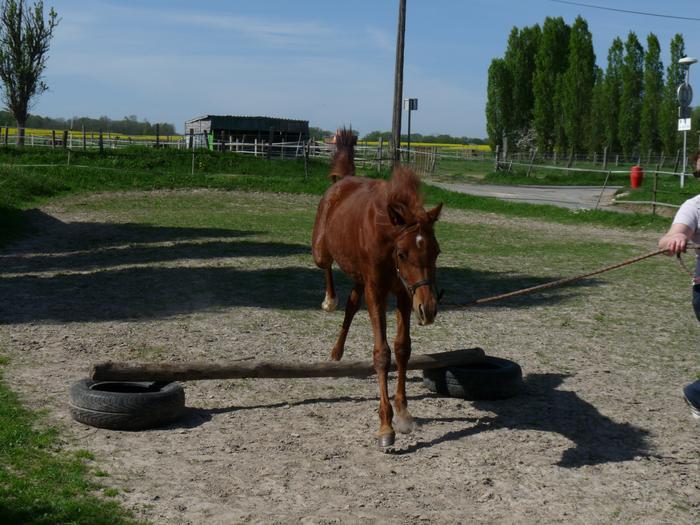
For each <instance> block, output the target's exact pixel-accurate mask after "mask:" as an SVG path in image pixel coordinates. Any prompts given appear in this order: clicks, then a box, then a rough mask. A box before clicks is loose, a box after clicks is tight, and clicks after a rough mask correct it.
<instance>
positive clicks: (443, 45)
mask: <svg viewBox="0 0 700 525" xmlns="http://www.w3.org/2000/svg"><path fill="white" fill-rule="evenodd" d="M45 3H46V6H47V7H48V6H51V5H53V6H54V7H55V9H56V11H57V12H58V14H59V16H60V17H61V18H62V21H61V23H60V24H59V26H58V27H57V29H56V34H55V38H54V41H53V43H52V46H51V51H50V58H49V61H48V67H47V70H46V74H45V78H46V81H47V83H48V85H49V87H50V91H49V92H47V93H45V94H43V95H42V96H41V97H40V98H39V99H38V100H37V102H36V104H35V105H34V107H33V108H32V113H35V114H39V115H47V116H51V117H64V118H70V117H72V116H91V117H99V116H101V115H106V116H108V117H110V118H114V119H119V118H122V117H124V116H126V115H137V116H138V117H139V118H140V119H148V120H150V121H151V122H155V121H161V122H163V121H164V122H171V123H173V124H175V126H176V129H178V130H179V131H181V130H182V127H183V122H184V121H185V120H187V119H188V118H191V117H195V116H199V115H202V114H207V113H210V114H230V115H267V116H277V117H285V118H298V119H305V120H309V121H310V124H311V125H313V126H320V127H323V128H325V129H335V128H336V127H338V126H342V125H350V124H351V125H352V126H353V127H354V128H355V129H357V130H359V131H360V133H362V134H364V133H367V132H369V131H372V130H388V129H390V128H391V112H392V97H393V74H394V57H395V45H396V25H397V13H398V1H397V0H374V1H369V0H367V1H365V0H354V1H349V0H347V1H345V2H338V1H334V0H325V1H315V0H300V1H296V2H291V1H281V0H261V1H258V2H251V1H250V0H247V1H237V0H228V1H224V0H219V1H215V0H190V1H180V0H167V1H165V0H149V1H146V0H142V1H129V0H122V1H116V0H114V1H109V0H60V1H56V2H53V3H52V2H50V1H49V0H45ZM584 3H589V4H596V5H608V6H611V7H613V6H614V7H616V8H621V9H630V10H636V11H648V12H653V13H662V14H672V15H678V16H690V17H698V18H700V9H698V3H697V0H675V1H674V2H658V0H657V1H651V0H618V1H604V0H584ZM692 7H695V8H696V9H692ZM578 14H581V15H582V16H583V17H584V18H586V19H587V21H588V23H589V28H590V30H591V32H592V34H593V39H594V46H595V51H596V56H597V62H598V65H600V66H602V67H604V66H605V58H606V55H607V50H608V48H609V46H610V43H611V41H612V39H613V38H614V37H615V36H621V37H622V38H623V39H624V38H625V37H626V35H627V33H628V32H629V31H634V32H636V33H637V36H638V37H639V38H640V40H641V41H642V42H643V43H644V44H645V41H646V36H647V34H648V33H649V32H654V33H655V34H656V35H657V36H658V37H659V40H660V41H661V45H662V53H663V61H664V66H666V65H667V61H668V43H669V41H670V39H671V37H672V36H673V35H674V34H675V33H677V32H678V33H682V34H683V36H684V38H685V43H686V52H687V54H688V55H690V56H698V57H699V58H700V21H684V20H671V19H664V18H655V17H647V16H640V15H633V14H625V13H615V12H609V11H601V10H597V9H591V8H586V7H576V6H571V5H564V4H560V3H554V2H552V1H549V0H528V1H519V0H471V1H456V0H452V1H448V0H432V1H430V0H407V15H406V48H405V66H404V97H409V96H410V97H415V98H418V99H419V110H418V112H416V113H414V114H413V116H412V131H415V132H418V133H424V134H428V133H440V132H444V133H449V134H452V135H458V136H465V135H466V136H476V137H484V136H485V135H486V129H485V118H484V104H485V99H486V73H487V69H488V66H489V63H490V61H491V60H492V59H493V58H494V57H498V56H502V55H503V52H504V50H505V45H506V41H507V38H508V33H509V32H510V29H511V28H512V27H513V26H518V27H522V26H525V25H531V24H535V23H540V24H541V23H542V21H543V20H544V18H545V17H546V16H562V17H564V19H565V20H566V21H567V22H568V23H569V24H571V23H573V20H574V18H575V17H576V15H578ZM695 68H696V70H697V71H698V72H697V73H696V74H695V76H696V77H697V78H699V79H700V77H698V76H697V75H700V67H699V66H695ZM692 81H693V75H692V74H691V83H692ZM698 82H700V80H698ZM696 91H697V90H696ZM405 129H406V124H405V121H404V131H405Z"/></svg>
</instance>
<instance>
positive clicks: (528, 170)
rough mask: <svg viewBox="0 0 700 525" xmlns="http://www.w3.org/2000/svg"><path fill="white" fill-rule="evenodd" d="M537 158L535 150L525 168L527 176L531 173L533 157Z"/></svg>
mask: <svg viewBox="0 0 700 525" xmlns="http://www.w3.org/2000/svg"><path fill="white" fill-rule="evenodd" d="M536 156H537V148H535V149H533V150H532V156H531V157H530V165H529V166H528V167H527V176H528V177H529V176H530V173H532V165H533V164H534V163H535V157H536Z"/></svg>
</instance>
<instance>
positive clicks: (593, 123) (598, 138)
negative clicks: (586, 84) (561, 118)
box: [588, 66, 607, 153]
mask: <svg viewBox="0 0 700 525" xmlns="http://www.w3.org/2000/svg"><path fill="white" fill-rule="evenodd" d="M606 111H607V97H606V96H605V80H604V78H603V70H602V69H601V68H599V67H598V66H596V68H595V84H594V85H593V94H592V95H591V115H590V121H589V126H588V150H589V151H590V152H591V153H595V152H596V151H598V152H600V151H602V150H603V148H604V147H605V116H606Z"/></svg>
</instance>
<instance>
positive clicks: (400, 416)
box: [394, 410, 418, 434]
mask: <svg viewBox="0 0 700 525" xmlns="http://www.w3.org/2000/svg"><path fill="white" fill-rule="evenodd" d="M417 426H418V425H417V424H416V421H415V420H414V419H413V416H412V415H411V413H410V412H409V411H408V410H406V411H404V412H399V413H397V414H396V416H395V417H394V430H396V431H397V432H400V433H401V434H410V433H411V432H413V431H414V430H415V429H416V428H417Z"/></svg>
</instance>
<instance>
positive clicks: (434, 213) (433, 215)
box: [428, 202, 442, 222]
mask: <svg viewBox="0 0 700 525" xmlns="http://www.w3.org/2000/svg"><path fill="white" fill-rule="evenodd" d="M441 211H442V202H441V203H440V204H438V205H437V206H435V207H434V208H433V209H432V210H429V211H428V217H429V218H430V222H435V221H437V220H438V219H439V218H440V212H441Z"/></svg>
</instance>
